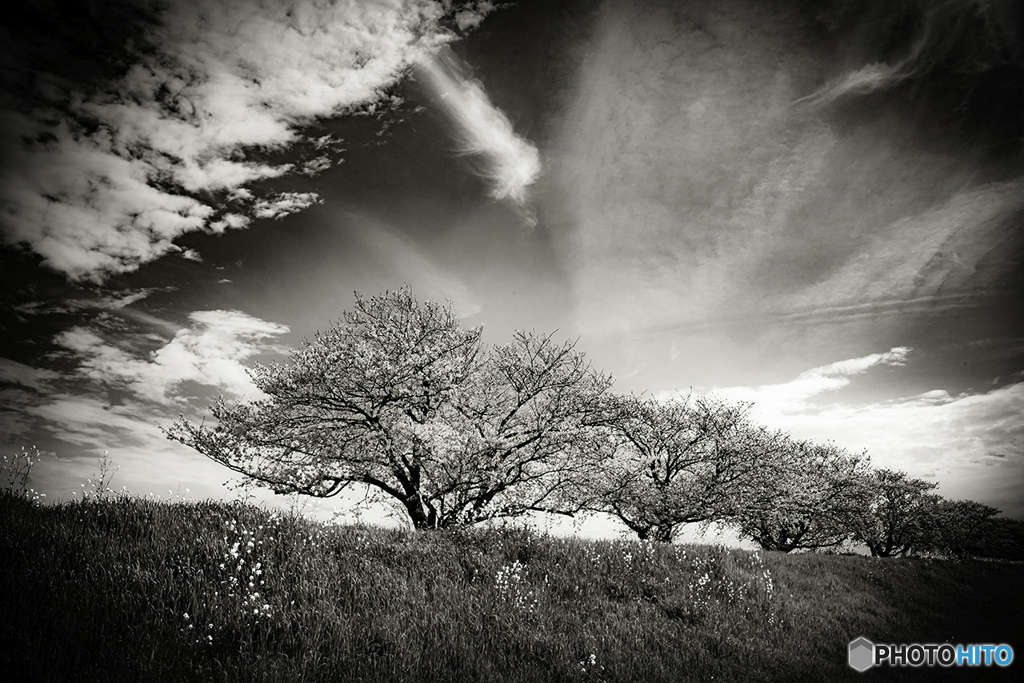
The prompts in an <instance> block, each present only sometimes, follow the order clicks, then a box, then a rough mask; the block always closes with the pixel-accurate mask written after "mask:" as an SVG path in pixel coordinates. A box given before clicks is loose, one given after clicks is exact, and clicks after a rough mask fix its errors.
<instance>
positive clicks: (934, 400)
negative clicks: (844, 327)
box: [715, 347, 1024, 517]
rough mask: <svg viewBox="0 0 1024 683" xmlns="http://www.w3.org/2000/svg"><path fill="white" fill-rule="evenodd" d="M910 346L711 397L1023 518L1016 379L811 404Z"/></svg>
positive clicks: (1022, 443) (899, 358)
mask: <svg viewBox="0 0 1024 683" xmlns="http://www.w3.org/2000/svg"><path fill="white" fill-rule="evenodd" d="M908 357H909V349H906V348H902V347H900V348H895V349H892V350H891V351H888V352H886V353H880V354H872V355H870V356H865V357H863V358H855V359H850V360H845V361H840V362H837V363H833V364H830V365H827V366H822V367H818V368H813V369H811V370H808V371H806V372H803V373H801V374H800V375H799V376H797V377H796V378H794V379H793V380H791V381H790V382H786V383H782V384H775V385H766V386H754V387H725V388H718V389H716V390H715V392H716V393H719V394H721V395H724V396H726V397H727V398H730V399H733V400H752V401H754V406H753V408H752V416H753V417H754V418H755V419H756V420H758V421H760V422H762V423H764V424H766V425H768V426H770V427H773V428H778V429H784V430H786V431H787V432H789V433H790V434H792V435H793V436H795V437H797V438H805V439H815V440H819V441H835V442H836V443H837V444H839V445H840V446H844V447H846V448H849V449H851V450H853V451H860V450H864V449H866V450H867V451H868V453H869V454H870V455H871V457H872V460H873V461H874V463H875V464H876V465H877V466H885V467H896V468H899V469H902V470H904V471H906V472H908V473H910V474H911V475H913V476H915V477H922V478H925V479H929V480H932V481H938V482H939V483H940V489H939V491H940V493H942V494H943V495H945V496H947V497H951V498H971V499H974V500H978V501H981V502H985V503H987V504H991V505H995V506H997V507H999V508H1001V509H1002V510H1003V511H1004V512H1005V513H1007V514H1009V515H1013V516H1017V517H1024V496H1022V495H1021V491H1022V490H1024V422H1022V421H1021V420H1020V416H1021V415H1022V414H1024V383H1021V382H1016V383H1013V384H1008V385H1005V386H999V387H994V388H991V389H990V390H988V391H976V392H967V393H963V394H960V395H956V396H952V395H950V394H949V393H948V392H946V391H944V390H941V389H934V390H931V391H925V392H922V393H919V394H916V395H913V396H908V397H903V398H897V399H892V400H888V401H881V402H869V403H863V404H850V403H844V402H842V401H840V402H834V403H831V404H827V405H823V406H822V405H815V404H813V402H812V399H813V398H814V397H816V396H820V395H821V394H823V393H825V392H834V391H837V390H839V389H842V388H843V387H845V386H848V385H849V384H851V382H853V381H854V380H855V378H856V377H857V376H858V375H862V374H864V373H866V372H868V371H870V370H871V369H873V368H877V367H880V366H889V367H894V368H898V367H900V366H902V365H904V364H905V363H906V362H907V359H908Z"/></svg>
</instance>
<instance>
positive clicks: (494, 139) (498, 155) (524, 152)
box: [416, 48, 541, 206]
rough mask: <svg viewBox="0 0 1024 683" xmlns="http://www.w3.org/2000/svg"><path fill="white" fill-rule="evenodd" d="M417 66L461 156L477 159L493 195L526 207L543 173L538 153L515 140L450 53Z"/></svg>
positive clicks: (505, 122)
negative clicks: (451, 128) (447, 121)
mask: <svg viewBox="0 0 1024 683" xmlns="http://www.w3.org/2000/svg"><path fill="white" fill-rule="evenodd" d="M416 66H417V70H418V72H419V73H420V74H421V75H422V76H423V80H424V81H425V82H426V83H427V85H428V86H429V88H430V91H431V93H432V94H433V95H434V97H435V98H436V100H437V102H438V103H439V104H440V105H441V107H442V108H443V109H444V111H445V113H446V114H447V115H448V116H449V117H450V118H451V120H452V122H453V123H454V125H455V131H454V132H455V136H456V139H457V141H458V145H459V151H460V152H461V153H463V154H467V155H472V156H475V157H478V158H480V159H481V161H482V164H481V166H480V169H479V173H480V175H481V176H482V177H483V178H484V179H485V180H487V181H488V182H489V183H490V184H491V195H492V196H494V197H495V198H497V199H511V200H512V201H514V202H516V203H517V204H519V205H521V206H522V205H525V204H526V202H527V199H528V192H529V187H530V186H531V185H532V184H533V183H534V182H535V181H536V180H537V177H538V176H539V175H540V171H541V165H540V153H539V152H538V151H537V148H536V147H534V146H533V145H532V144H531V143H530V142H528V141H527V140H525V139H523V138H522V137H520V136H518V135H516V133H515V130H514V129H513V127H512V123H511V122H510V121H509V120H508V117H507V116H505V114H504V113H503V112H502V111H501V110H500V109H498V108H497V107H495V106H494V105H493V104H492V103H491V101H490V99H489V98H488V97H487V93H486V92H485V91H484V88H483V85H482V84H481V83H480V82H479V81H476V80H473V79H471V78H469V77H468V76H467V75H466V72H467V67H466V65H464V64H462V63H461V62H460V61H459V59H458V57H456V56H455V54H454V53H453V52H452V51H451V50H450V49H447V48H441V49H440V50H438V51H437V52H435V53H434V54H431V55H429V56H426V57H424V58H422V59H421V60H420V61H419V62H417V64H416Z"/></svg>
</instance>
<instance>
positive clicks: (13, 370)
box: [0, 358, 60, 391]
mask: <svg viewBox="0 0 1024 683" xmlns="http://www.w3.org/2000/svg"><path fill="white" fill-rule="evenodd" d="M59 377H60V374H59V373H57V372H55V371H53V370H47V369H46V368H34V367H32V366H30V365H25V364H24V363H19V362H17V361H13V360H8V359H7V358H0V382H5V383H7V384H20V385H21V386H24V387H28V388H29V389H35V390H36V391H41V390H42V389H43V388H44V387H45V386H46V385H47V383H48V382H50V381H52V380H55V379H57V378H59Z"/></svg>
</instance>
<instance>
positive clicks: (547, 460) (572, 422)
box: [168, 287, 611, 529]
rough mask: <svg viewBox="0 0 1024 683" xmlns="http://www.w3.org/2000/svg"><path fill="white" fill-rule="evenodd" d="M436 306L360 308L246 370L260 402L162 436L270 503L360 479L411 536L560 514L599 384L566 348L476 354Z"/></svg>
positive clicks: (537, 345) (579, 473)
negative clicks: (272, 498) (273, 497)
mask: <svg viewBox="0 0 1024 683" xmlns="http://www.w3.org/2000/svg"><path fill="white" fill-rule="evenodd" d="M480 336H481V330H480V328H472V329H468V330H467V329H463V328H462V327H461V326H460V324H459V321H458V319H457V317H456V316H455V315H454V314H453V313H452V311H451V306H450V304H449V305H448V306H442V305H439V304H437V303H434V302H429V301H428V302H426V303H424V304H422V305H421V304H419V303H417V301H416V300H415V299H414V298H413V295H412V292H411V290H410V289H409V288H408V287H405V288H403V289H401V290H399V291H397V292H386V293H385V294H383V295H379V296H375V297H372V298H370V299H364V298H363V297H361V296H359V295H358V294H357V295H356V305H355V309H354V310H353V311H352V312H347V313H345V314H344V316H343V319H342V321H340V322H339V323H337V324H336V325H334V326H333V327H331V328H330V329H329V330H328V331H327V332H326V333H323V334H317V335H316V336H315V337H314V339H313V341H311V342H305V343H304V344H303V345H302V347H301V348H300V349H298V350H295V351H293V352H292V354H291V359H290V362H289V363H287V364H278V363H275V364H271V365H267V366H265V365H257V366H256V367H255V368H254V369H253V370H252V372H251V376H252V379H253V382H254V383H255V385H256V386H257V387H258V388H259V389H260V390H261V391H262V392H263V393H264V394H265V395H266V398H264V399H261V400H257V401H253V402H250V403H244V402H243V403H237V404H234V405H229V404H228V403H227V402H226V401H225V400H224V398H223V397H221V398H220V399H219V400H218V401H217V402H216V403H215V404H214V405H213V406H212V413H213V416H214V417H215V418H216V420H217V423H216V424H215V425H214V426H206V425H205V424H201V425H198V426H197V425H193V424H191V423H189V422H188V421H187V420H185V419H184V417H182V418H180V419H179V420H178V421H177V422H175V423H174V425H173V426H172V427H171V428H170V429H169V430H168V436H169V437H170V438H171V439H174V440H176V441H179V442H181V443H184V444H186V445H189V446H191V447H193V448H195V449H196V450H198V451H199V452H200V453H203V454H204V455H206V456H207V457H209V458H211V459H213V460H215V461H217V462H220V463H222V464H224V465H226V466H227V467H229V468H231V469H232V470H234V471H236V472H239V473H241V474H243V475H244V476H245V477H246V478H248V479H249V480H251V481H255V482H257V483H261V484H265V485H268V486H269V487H270V488H272V489H273V490H274V491H276V492H278V493H293V492H297V493H302V494H306V495H310V496H317V497H329V496H333V495H336V494H337V493H339V492H340V491H342V490H344V489H345V488H346V487H347V486H349V485H351V484H365V485H367V486H369V487H370V490H371V491H375V492H377V493H379V494H381V495H383V496H385V497H386V498H391V499H393V500H395V501H397V502H398V503H400V504H401V506H402V507H403V508H404V509H405V511H406V512H407V513H408V516H409V519H410V521H411V523H412V524H413V526H414V527H416V528H419V529H424V528H438V527H447V526H452V525H456V524H461V523H466V522H474V521H478V520H482V519H488V518H492V517H508V516H516V515H521V514H525V513H527V512H529V511H531V510H547V511H553V512H562V513H565V514H572V513H573V512H574V511H575V510H577V509H578V507H579V502H578V501H579V500H580V498H579V495H578V494H579V492H580V482H581V481H582V479H583V478H584V476H585V475H587V474H588V472H589V471H590V469H591V468H593V467H595V466H596V460H595V453H598V454H599V452H600V451H599V450H598V451H594V450H593V449H586V448H583V446H584V444H585V443H586V441H587V439H588V438H589V434H588V429H589V428H590V424H591V423H596V422H598V421H599V420H600V419H601V415H602V414H603V413H602V411H601V410H600V406H601V405H603V397H604V395H605V393H606V392H607V389H608V387H609V386H610V384H611V379H610V378H609V377H607V376H605V375H600V374H597V373H595V372H594V371H593V370H592V369H591V368H590V365H589V364H588V363H587V361H586V360H585V358H584V355H583V354H582V353H580V352H578V351H576V350H575V348H574V344H572V343H563V344H558V343H555V342H554V341H553V340H552V338H551V337H550V336H544V335H540V334H537V333H534V332H518V333H516V335H515V336H514V339H513V340H512V342H510V343H509V344H505V345H501V346H497V347H493V348H489V349H488V348H485V347H484V346H483V345H482V344H481V341H480Z"/></svg>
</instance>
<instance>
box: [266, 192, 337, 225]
mask: <svg viewBox="0 0 1024 683" xmlns="http://www.w3.org/2000/svg"><path fill="white" fill-rule="evenodd" d="M321 202H322V200H321V199H320V197H318V196H317V195H316V194H315V193H313V192H283V193H281V194H279V195H277V196H276V197H274V198H273V199H271V200H266V199H261V200H259V201H257V202H256V204H255V206H254V207H253V213H254V215H255V216H256V217H257V218H275V219H278V220H280V219H281V218H284V217H285V216H287V215H288V214H292V213H296V212H299V211H302V210H303V209H305V208H307V207H309V206H312V205H313V204H320V203H321Z"/></svg>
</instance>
